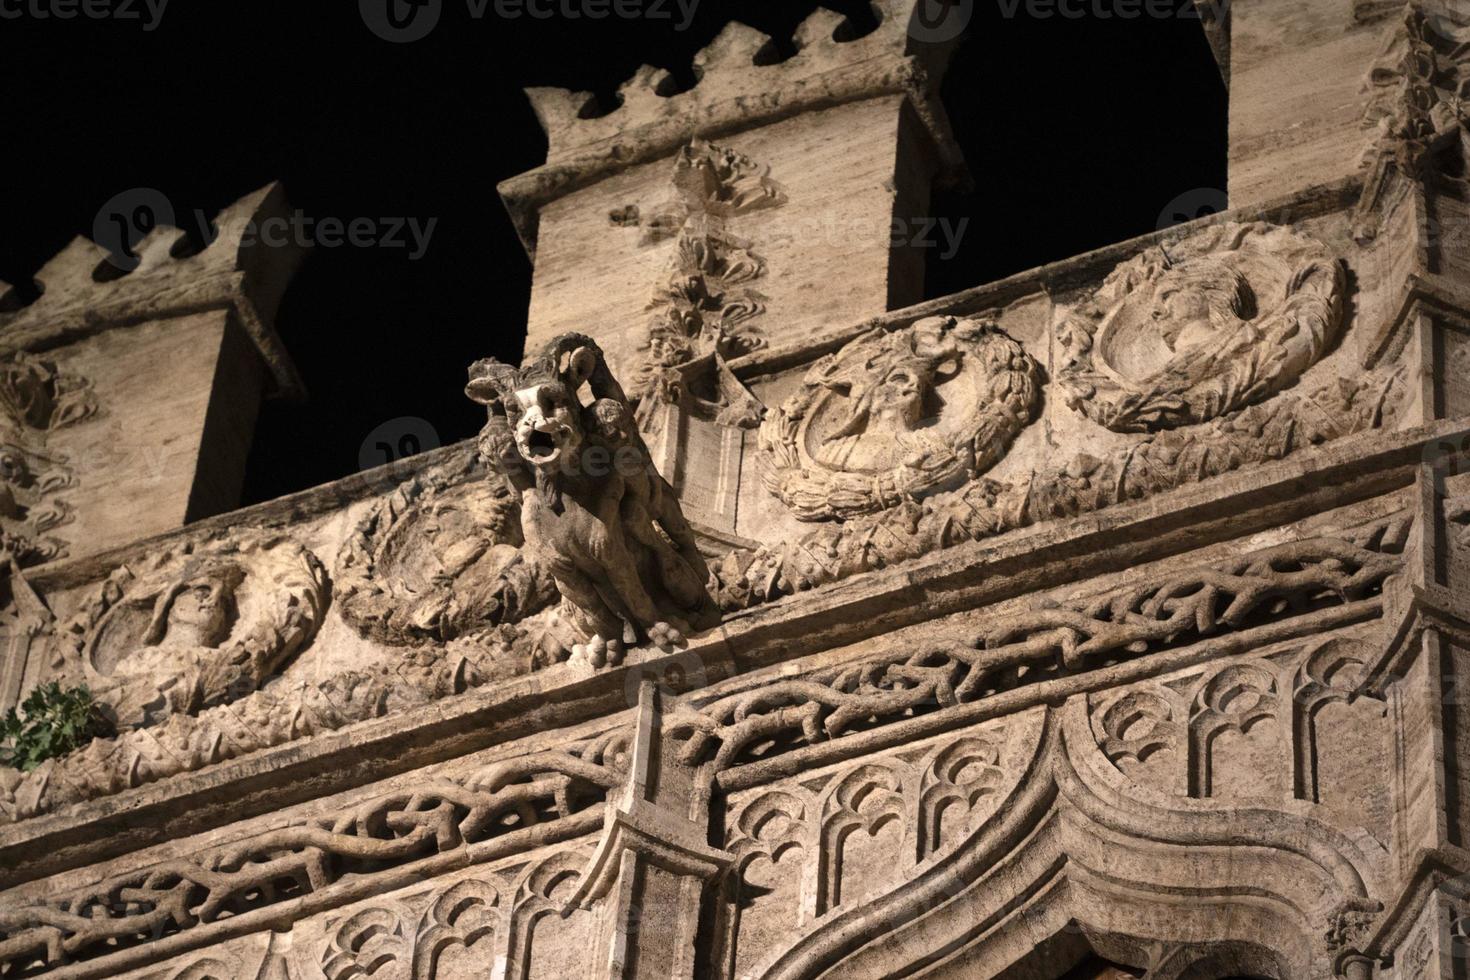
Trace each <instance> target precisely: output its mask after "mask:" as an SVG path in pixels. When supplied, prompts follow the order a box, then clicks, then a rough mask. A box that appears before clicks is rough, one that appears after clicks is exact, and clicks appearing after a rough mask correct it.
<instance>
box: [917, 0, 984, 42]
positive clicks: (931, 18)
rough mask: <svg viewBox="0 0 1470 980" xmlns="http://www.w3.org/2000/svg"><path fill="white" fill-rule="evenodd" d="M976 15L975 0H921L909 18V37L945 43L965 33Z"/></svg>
mask: <svg viewBox="0 0 1470 980" xmlns="http://www.w3.org/2000/svg"><path fill="white" fill-rule="evenodd" d="M974 16H975V0H919V2H918V3H917V4H915V5H914V15H913V16H912V17H910V18H909V31H908V33H909V37H911V38H913V39H914V40H915V41H922V42H924V43H926V44H944V43H945V42H948V41H953V40H954V39H955V38H957V37H959V36H960V35H961V34H963V33H964V32H965V28H967V27H969V26H970V18H972V17H974Z"/></svg>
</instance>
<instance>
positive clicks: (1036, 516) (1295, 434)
mask: <svg viewBox="0 0 1470 980" xmlns="http://www.w3.org/2000/svg"><path fill="white" fill-rule="evenodd" d="M1403 397H1404V384H1403V381H1402V377H1401V371H1400V370H1399V369H1383V370H1380V371H1379V372H1376V373H1374V374H1368V375H1364V376H1362V377H1360V378H1358V379H1356V380H1354V381H1345V380H1344V381H1336V382H1332V383H1330V384H1327V385H1325V386H1323V387H1321V388H1318V389H1315V390H1313V391H1310V392H1303V393H1300V394H1297V393H1287V394H1285V395H1281V396H1278V397H1276V398H1274V399H1271V400H1269V401H1267V402H1266V403H1264V404H1261V405H1255V406H1252V407H1250V408H1247V409H1245V410H1243V411H1241V412H1238V413H1236V414H1234V415H1231V416H1227V417H1225V418H1221V419H1217V420H1216V421H1214V422H1212V423H1210V424H1209V425H1208V426H1200V427H1197V428H1194V429H1188V430H1170V431H1165V432H1162V433H1158V434H1156V435H1152V436H1150V437H1148V438H1147V439H1145V440H1143V441H1142V442H1140V443H1138V444H1137V445H1134V446H1130V447H1128V448H1126V449H1123V450H1120V451H1117V452H1115V453H1113V454H1111V455H1110V456H1108V457H1105V458H1102V459H1098V458H1096V457H1093V456H1090V455H1087V454H1085V453H1084V454H1078V455H1077V456H1074V457H1073V458H1072V459H1071V460H1070V461H1069V462H1067V463H1066V464H1065V465H1063V466H1060V467H1054V468H1049V469H1047V470H1045V471H1040V472H1034V473H1033V474H1032V475H1031V476H1030V477H1029V478H1028V479H1026V480H1024V481H1017V482H1014V483H998V482H996V481H993V480H989V479H981V480H979V481H976V482H974V483H971V484H969V485H968V486H966V487H964V488H963V489H961V490H957V491H953V492H950V493H941V494H936V495H935V496H933V497H929V498H926V499H924V500H923V501H922V502H908V503H904V504H901V505H899V506H897V507H894V508H893V509H891V510H888V511H886V512H884V513H882V514H879V515H876V516H874V517H869V518H860V519H857V520H850V521H848V522H846V523H844V524H842V525H840V526H827V527H822V528H820V529H818V530H816V531H813V532H811V533H809V534H807V535H805V536H803V537H802V538H800V539H797V540H796V541H790V542H782V543H779V544H774V545H763V546H761V547H760V548H757V549H754V550H745V551H736V552H732V553H731V554H729V555H727V556H725V557H724V558H723V559H721V560H719V561H717V562H715V563H714V564H713V565H712V566H711V574H712V575H713V576H714V579H715V581H716V583H717V591H716V597H717V598H718V600H719V601H720V603H721V604H722V605H723V606H724V607H725V608H726V609H739V608H746V607H749V606H754V605H759V604H762V603H765V602H770V601H772V600H774V599H778V598H780V597H782V596H785V595H791V594H794V593H797V592H802V591H805V590H807V589H811V588H814V587H816V586H818V585H823V584H825V583H828V582H833V581H837V580H839V579H844V578H848V577H849V576H852V575H856V574H859V573H861V572H867V571H872V570H874V569H877V568H884V567H887V566H889V565H894V564H897V563H899V562H902V561H906V560H908V559H911V558H915V557H918V556H919V555H922V554H926V553H928V552H931V551H937V550H941V549H944V548H949V547H953V546H954V545H956V544H959V543H961V542H965V541H973V540H976V539H979V538H984V537H989V536H992V535H996V534H1001V533H1004V532H1006V531H1011V530H1015V529H1016V528H1020V527H1025V526H1027V525H1030V524H1038V523H1042V522H1044V521H1052V520H1056V519H1058V518H1062V517H1075V516H1078V515H1081V514H1086V513H1090V512H1093V511H1097V510H1102V509H1104V508H1107V507H1111V506H1115V505H1117V504H1119V503H1123V502H1126V501H1131V500H1138V499H1141V498H1144V497H1149V496H1153V495H1155V494H1159V493H1162V492H1164V491H1168V490H1174V489H1177V488H1179V487H1182V486H1185V485H1187V484H1190V483H1195V482H1198V481H1200V480H1203V479H1206V478H1208V477H1218V476H1220V475H1223V474H1226V473H1229V472H1231V471H1233V470H1237V469H1239V468H1241V467H1242V466H1246V465H1249V464H1256V463H1264V462H1268V461H1272V460H1280V459H1284V458H1286V457H1287V456H1289V455H1291V454H1292V453H1294V452H1296V451H1297V450H1298V449H1301V448H1303V447H1306V446H1321V445H1323V444H1326V443H1330V442H1333V441H1335V440H1338V439H1341V438H1343V437H1346V436H1350V435H1354V434H1357V433H1362V432H1367V431H1370V430H1373V429H1377V428H1380V427H1384V426H1389V425H1391V424H1392V423H1393V421H1394V417H1395V415H1396V413H1397V411H1398V406H1399V404H1400V403H1401V401H1402V400H1403Z"/></svg>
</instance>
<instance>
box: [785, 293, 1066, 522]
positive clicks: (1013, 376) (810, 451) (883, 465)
mask: <svg viewBox="0 0 1470 980" xmlns="http://www.w3.org/2000/svg"><path fill="white" fill-rule="evenodd" d="M1040 375H1041V370H1040V367H1039V366H1038V365H1037V364H1036V362H1035V361H1034V360H1032V358H1031V356H1030V355H1029V354H1027V353H1026V351H1025V350H1024V349H1023V348H1022V347H1021V345H1020V344H1018V343H1016V342H1015V341H1014V340H1012V339H1011V338H1010V337H1008V336H1007V335H1006V334H1005V332H1004V331H1002V330H1001V329H1000V328H999V327H998V326H996V325H995V324H993V323H987V322H985V321H983V320H979V319H966V320H959V319H957V318H955V317H929V318H925V319H923V320H919V321H918V322H916V323H914V324H913V325H912V326H910V327H908V328H905V329H902V330H896V331H893V332H891V333H889V332H884V331H874V332H873V333H870V334H867V335H865V336H863V337H859V338H858V339H857V340H854V341H852V342H851V343H849V344H848V345H847V346H846V347H844V348H842V350H840V351H838V352H837V353H836V354H831V355H828V356H827V357H825V358H822V359H821V360H820V361H818V362H817V363H816V364H815V365H813V366H812V368H811V370H809V371H808V372H807V375H806V378H805V380H804V381H803V383H802V387H801V390H800V391H799V392H797V393H796V394H795V395H792V396H791V397H790V398H788V399H787V400H786V401H785V402H784V403H783V404H782V405H781V406H780V407H779V408H778V409H777V410H776V411H775V412H773V413H771V414H770V415H769V416H768V417H767V419H766V421H765V423H764V424H762V426H761V430H760V451H761V454H762V459H763V461H764V463H765V470H764V472H763V473H762V481H763V482H764V484H765V486H766V488H767V489H768V490H770V491H771V492H772V493H774V494H775V495H776V496H777V497H779V498H780V499H781V501H782V502H783V503H785V504H786V505H787V506H788V507H790V508H791V510H792V512H793V513H795V514H796V516H797V517H798V518H799V519H801V520H803V521H819V520H830V519H833V518H845V517H855V516H860V515H863V514H870V513H874V512H876V511H881V510H885V509H887V508H889V507H893V506H895V505H897V504H899V503H902V502H904V501H912V500H917V499H922V498H924V497H926V496H929V495H932V494H934V493H937V492H939V491H941V490H953V489H956V488H958V487H959V486H962V485H963V484H964V483H966V482H968V481H970V480H973V479H975V478H976V477H977V476H979V475H980V474H981V473H983V472H985V471H986V470H987V469H989V468H990V467H991V466H994V465H995V464H996V463H997V462H998V461H999V460H1000V459H1001V457H1002V456H1004V455H1005V452H1006V450H1007V449H1009V448H1010V444H1011V441H1012V440H1013V439H1015V437H1016V436H1017V435H1018V434H1020V431H1021V430H1022V429H1023V428H1025V427H1026V426H1027V425H1028V424H1029V423H1030V422H1031V421H1032V419H1033V418H1034V417H1035V415H1036V411H1037V408H1038V403H1039V401H1040V389H1041V378H1040ZM941 387H943V390H944V391H945V392H947V393H948V397H945V396H944V395H943V394H941V391H940V389H941ZM939 400H943V401H944V402H945V403H947V404H949V405H956V406H960V408H959V410H958V411H954V410H951V411H949V412H948V413H946V412H944V411H943V410H942V409H937V408H936V404H935V403H936V402H937V401H939ZM936 411H938V412H939V414H938V415H937V416H936V415H935V412H936Z"/></svg>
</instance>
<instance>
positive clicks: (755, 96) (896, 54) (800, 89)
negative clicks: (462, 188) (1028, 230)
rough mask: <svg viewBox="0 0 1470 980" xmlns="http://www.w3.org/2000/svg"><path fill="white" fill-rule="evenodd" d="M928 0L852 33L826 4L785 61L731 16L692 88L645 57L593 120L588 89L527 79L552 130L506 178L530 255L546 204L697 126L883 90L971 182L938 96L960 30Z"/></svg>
mask: <svg viewBox="0 0 1470 980" xmlns="http://www.w3.org/2000/svg"><path fill="white" fill-rule="evenodd" d="M924 2H925V0H876V2H875V3H874V4H873V9H874V12H875V14H876V15H877V17H878V19H879V23H878V26H877V27H876V28H875V29H874V30H873V31H871V32H870V33H868V34H866V35H864V36H862V37H859V38H855V39H853V40H839V39H838V37H839V36H841V34H842V32H844V31H847V30H850V29H851V28H850V25H849V24H848V22H847V19H846V18H845V17H843V16H842V15H841V14H838V13H836V12H834V11H831V10H827V9H825V8H821V9H818V10H817V11H816V12H815V13H813V14H812V15H811V16H810V17H808V18H807V19H806V20H804V21H803V22H802V23H801V24H800V25H799V26H798V27H797V29H796V31H795V32H794V34H793V38H792V40H793V42H794V44H795V46H796V53H795V54H794V55H792V56H791V57H790V58H788V59H786V60H785V61H782V62H780V63H778V64H768V65H762V64H758V63H757V60H756V59H757V55H758V54H759V53H760V52H761V51H762V49H764V48H766V46H767V45H768V44H769V43H770V42H771V40H772V39H771V38H770V37H768V36H767V35H765V34H763V33H761V32H760V31H758V30H756V29H754V28H752V27H749V26H747V25H745V24H741V23H738V22H731V23H730V24H728V25H726V27H725V28H724V30H722V31H721V32H720V33H719V35H718V36H716V37H715V39H714V40H713V41H711V42H710V43H709V45H707V46H706V47H705V48H704V49H703V50H701V51H700V52H699V53H698V54H696V55H695V56H694V71H695V74H696V76H697V77H698V79H699V81H698V83H697V84H696V85H694V86H693V87H692V88H690V89H688V90H687V91H684V92H679V93H677V94H674V95H661V94H659V90H660V88H662V87H666V86H667V84H668V78H669V75H668V72H665V71H663V70H662V69H657V68H652V67H649V66H647V65H645V66H643V67H642V68H640V69H638V71H636V72H635V73H634V74H633V77H632V78H630V79H628V80H627V81H626V82H624V83H623V85H622V86H621V87H620V88H619V89H618V96H619V98H620V99H621V104H620V105H619V106H618V107H617V108H616V109H614V110H613V111H611V112H609V113H607V114H606V115H601V116H596V117H593V118H584V116H585V115H587V114H588V109H589V106H591V105H592V104H593V99H594V96H593V94H592V93H590V92H570V91H568V90H566V89H558V88H532V89H527V90H526V94H527V95H528V96H529V97H530V99H531V105H532V107H533V108H534V109H535V111H536V115H537V117H538V118H539V119H540V121H541V125H542V128H543V129H545V131H546V137H547V141H548V144H549V146H548V150H547V159H546V163H545V165H543V166H541V167H538V168H536V169H535V170H532V171H529V172H528V173H524V174H520V175H518V176H516V177H512V178H510V179H508V180H505V181H503V182H502V183H501V184H500V185H499V191H500V195H501V198H502V199H503V200H504V201H505V205H506V208H507V209H508V210H509V211H510V214H511V217H512V219H513V220H514V222H515V225H516V230H517V231H518V233H519V234H520V236H521V241H522V243H523V244H524V245H525V247H526V251H527V253H528V254H530V255H531V256H532V257H534V256H535V252H536V235H537V223H538V214H539V210H540V207H541V206H542V205H544V204H546V203H547V202H549V201H552V200H555V199H557V198H558V197H561V196H563V195H564V194H567V193H569V192H571V191H573V190H576V189H578V188H581V187H585V186H587V185H589V184H591V183H594V182H596V181H597V180H599V179H601V178H603V177H606V176H609V175H611V174H614V173H618V172H620V171H622V170H625V169H627V168H629V167H632V166H636V165H637V164H640V163H646V162H649V161H651V160H657V159H659V158H660V157H663V156H666V155H668V154H671V153H673V152H674V151H675V150H677V149H678V148H679V147H680V146H682V145H684V144H685V143H687V142H688V141H689V140H690V139H692V138H694V137H696V136H699V137H704V138H718V137H720V136H723V135H728V134H732V133H738V132H741V131H744V130H748V129H753V128H755V127H758V126H764V125H768V124H770V123H774V122H778V121H780V120H783V119H788V118H790V117H792V116H796V115H799V114H801V113H803V112H810V111H815V110H820V109H827V108H831V107H833V106H839V105H843V104H846V103H851V102H860V101H863V100H867V99H874V98H881V97H884V96H893V95H902V96H905V97H906V98H907V101H908V103H909V105H910V106H911V107H912V108H913V110H914V111H915V113H916V115H917V116H918V118H919V120H920V122H921V123H922V125H923V128H924V129H925V130H926V131H927V133H928V134H929V137H930V139H931V140H932V142H933V144H934V148H935V154H936V158H937V160H938V165H939V172H938V174H937V175H936V176H937V178H938V179H939V180H940V181H941V182H942V183H945V184H949V185H962V186H963V185H965V184H967V183H968V181H969V173H968V171H967V169H966V166H965V160H964V155H963V153H962V152H961V150H960V148H959V145H958V144H957V143H956V142H955V139H954V136H953V133H952V131H951V129H950V124H949V118H948V116H947V115H946V113H945V111H944V107H943V105H942V104H941V103H940V101H939V85H940V82H941V81H942V80H943V76H944V72H945V69H946V68H947V67H948V64H949V59H950V56H951V55H952V53H953V51H954V49H955V47H956V46H957V44H958V41H959V39H960V38H959V36H958V34H959V32H958V31H954V32H950V31H948V30H947V29H946V28H947V27H948V26H949V25H947V24H946V25H940V26H939V27H929V26H926V25H925V24H924V22H923V21H922V20H920V19H919V18H920V16H921V12H922V10H923V7H922V4H923V3H924ZM950 33H954V34H955V35H956V36H953V37H950V36H948V35H949V34H950ZM936 36H938V37H936ZM930 38H935V39H933V40H931V39H930Z"/></svg>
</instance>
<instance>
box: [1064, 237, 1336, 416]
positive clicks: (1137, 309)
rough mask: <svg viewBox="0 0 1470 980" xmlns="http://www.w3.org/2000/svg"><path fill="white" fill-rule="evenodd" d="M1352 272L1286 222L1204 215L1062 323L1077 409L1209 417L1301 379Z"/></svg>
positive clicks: (1331, 325) (1326, 337)
mask: <svg viewBox="0 0 1470 980" xmlns="http://www.w3.org/2000/svg"><path fill="white" fill-rule="evenodd" d="M1344 292H1345V290H1344V274H1343V270H1342V267H1341V263H1339V262H1338V261H1337V260H1336V259H1335V258H1333V256H1332V255H1331V254H1330V253H1329V252H1328V251H1327V248H1326V246H1324V245H1323V244H1322V243H1321V242H1319V241H1316V240H1314V239H1312V238H1308V237H1307V236H1305V235H1303V234H1301V233H1300V232H1298V231H1296V230H1294V229H1291V228H1285V227H1277V226H1274V225H1268V224H1266V223H1264V222H1255V223H1253V224H1234V223H1231V224H1221V225H1212V226H1207V227H1205V228H1203V229H1201V230H1199V231H1196V232H1194V233H1193V234H1190V235H1189V236H1188V237H1185V238H1183V239H1181V240H1179V241H1176V242H1173V243H1171V244H1169V245H1168V246H1167V247H1165V246H1157V247H1155V248H1151V249H1148V250H1147V251H1145V252H1143V253H1141V254H1139V255H1137V256H1135V257H1134V258H1132V259H1130V260H1128V261H1127V262H1124V263H1123V264H1121V265H1119V266H1118V267H1117V268H1116V269H1114V270H1113V271H1112V273H1110V274H1109V275H1108V277H1107V279H1105V280H1104V281H1103V283H1102V285H1101V287H1099V288H1098V289H1097V291H1096V292H1095V293H1094V294H1093V295H1092V296H1091V297H1090V298H1088V299H1085V300H1083V301H1082V302H1081V303H1079V304H1078V305H1077V306H1076V307H1074V308H1072V310H1071V311H1070V312H1069V313H1068V314H1067V315H1066V317H1065V319H1064V320H1063V321H1062V324H1061V326H1060V327H1059V329H1058V339H1059V340H1060V341H1061V345H1062V361H1061V367H1060V369H1059V370H1058V372H1057V380H1058V382H1059V385H1060V388H1061V390H1062V392H1063V394H1064V396H1065V399H1066V402H1067V404H1068V405H1070V406H1071V407H1072V408H1073V409H1075V410H1076V411H1078V412H1079V413H1081V414H1082V415H1085V416H1086V417H1088V418H1090V419H1092V420H1093V421H1095V422H1097V423H1099V424H1100V425H1103V426H1106V427H1107V428H1109V429H1112V430H1113V431H1115V432H1153V431H1159V430H1161V429H1170V428H1176V427H1178V426H1183V425H1195V424H1199V423H1202V422H1209V421H1211V420H1213V419H1216V418H1219V417H1221V416H1222V415H1226V414H1229V413H1230V412H1234V411H1237V410H1239V409H1242V408H1245V407H1246V406H1247V405H1250V404H1253V403H1255V402H1259V401H1261V400H1262V399H1265V398H1268V397H1270V396H1271V395H1274V394H1276V393H1277V392H1279V391H1281V390H1282V389H1284V388H1286V387H1287V386H1289V385H1291V384H1293V383H1295V382H1296V380H1297V379H1298V378H1299V377H1300V376H1301V374H1302V373H1303V372H1304V371H1306V370H1307V369H1308V368H1310V367H1311V366H1312V365H1313V364H1315V363H1316V362H1317V360H1318V359H1319V358H1321V357H1322V356H1323V354H1324V353H1325V352H1326V350H1327V348H1328V346H1329V345H1330V344H1331V343H1332V342H1333V341H1334V340H1336V337H1337V333H1338V329H1339V327H1340V326H1341V324H1342V311H1343V296H1344Z"/></svg>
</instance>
